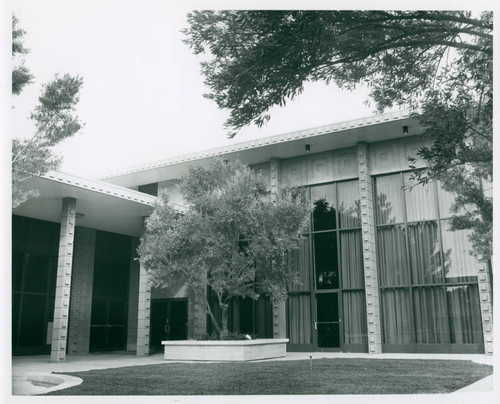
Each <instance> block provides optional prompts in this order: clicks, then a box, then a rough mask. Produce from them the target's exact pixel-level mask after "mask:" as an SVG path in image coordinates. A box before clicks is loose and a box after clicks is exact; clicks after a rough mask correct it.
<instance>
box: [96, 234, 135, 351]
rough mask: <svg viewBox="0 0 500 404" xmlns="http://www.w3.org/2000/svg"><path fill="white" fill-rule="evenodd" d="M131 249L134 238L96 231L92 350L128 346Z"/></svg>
mask: <svg viewBox="0 0 500 404" xmlns="http://www.w3.org/2000/svg"><path fill="white" fill-rule="evenodd" d="M130 250H131V242H130V237H128V236H122V235H119V234H113V233H106V232H101V231H98V232H97V233H96V249H95V261H94V281H93V291H92V315H91V320H90V347H89V348H90V352H108V351H122V350H125V349H126V346H127V305H128V286H129V268H130Z"/></svg>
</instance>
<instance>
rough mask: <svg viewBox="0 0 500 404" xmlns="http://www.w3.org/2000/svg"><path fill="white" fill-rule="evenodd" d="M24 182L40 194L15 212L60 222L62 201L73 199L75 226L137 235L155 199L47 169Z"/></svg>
mask: <svg viewBox="0 0 500 404" xmlns="http://www.w3.org/2000/svg"><path fill="white" fill-rule="evenodd" d="M26 185H27V186H29V187H32V188H34V189H37V190H38V192H39V196H38V197H35V198H30V199H28V200H27V201H26V202H24V203H22V204H21V205H20V206H18V207H17V208H15V209H13V211H12V213H13V214H15V215H20V216H25V217H31V218H34V219H41V220H46V221H50V222H56V223H60V219H61V209H62V200H63V198H66V197H71V198H75V199H76V212H77V219H76V225H77V226H83V227H89V228H93V229H97V230H103V231H109V232H112V233H119V234H125V235H129V236H140V234H141V227H142V217H143V216H147V215H149V214H150V213H151V210H152V209H153V205H154V203H155V201H156V200H157V198H156V197H155V196H151V195H147V194H144V193H142V192H137V191H133V190H130V189H127V188H123V187H120V186H117V185H113V184H109V183H105V182H102V181H97V180H89V179H85V178H81V177H76V176H74V175H70V174H66V173H61V172H57V171H50V172H48V173H46V174H45V175H42V176H39V177H33V178H31V179H30V180H28V181H27V182H26Z"/></svg>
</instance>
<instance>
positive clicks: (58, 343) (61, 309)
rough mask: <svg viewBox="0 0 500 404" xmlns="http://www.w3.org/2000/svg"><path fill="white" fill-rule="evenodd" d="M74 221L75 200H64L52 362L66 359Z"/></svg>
mask: <svg viewBox="0 0 500 404" xmlns="http://www.w3.org/2000/svg"><path fill="white" fill-rule="evenodd" d="M75 220H76V199H74V198H64V199H63V204H62V212H61V230H60V238H59V257H58V261H57V281H56V296H55V304H54V324H53V329H52V347H51V353H50V360H51V361H52V362H60V361H64V360H65V359H66V346H67V338H68V316H69V300H70V291H71V271H72V265H73V244H74V238H75Z"/></svg>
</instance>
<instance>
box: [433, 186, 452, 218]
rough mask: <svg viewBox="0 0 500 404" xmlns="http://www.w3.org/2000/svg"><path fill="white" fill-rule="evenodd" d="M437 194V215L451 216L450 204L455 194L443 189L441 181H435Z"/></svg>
mask: <svg viewBox="0 0 500 404" xmlns="http://www.w3.org/2000/svg"><path fill="white" fill-rule="evenodd" d="M437 196H438V206H439V216H440V217H441V218H442V219H443V218H447V217H450V216H452V213H451V205H452V204H453V202H455V197H456V195H455V194H453V193H451V192H448V191H445V190H444V189H443V188H442V186H441V183H440V182H439V181H438V182H437Z"/></svg>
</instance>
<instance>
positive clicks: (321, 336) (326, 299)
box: [314, 292, 341, 351]
mask: <svg viewBox="0 0 500 404" xmlns="http://www.w3.org/2000/svg"><path fill="white" fill-rule="evenodd" d="M339 312H340V310H339V293H338V292H328V293H316V319H315V321H314V334H315V336H316V338H315V348H316V350H318V351H340V332H341V319H340V316H339Z"/></svg>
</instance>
